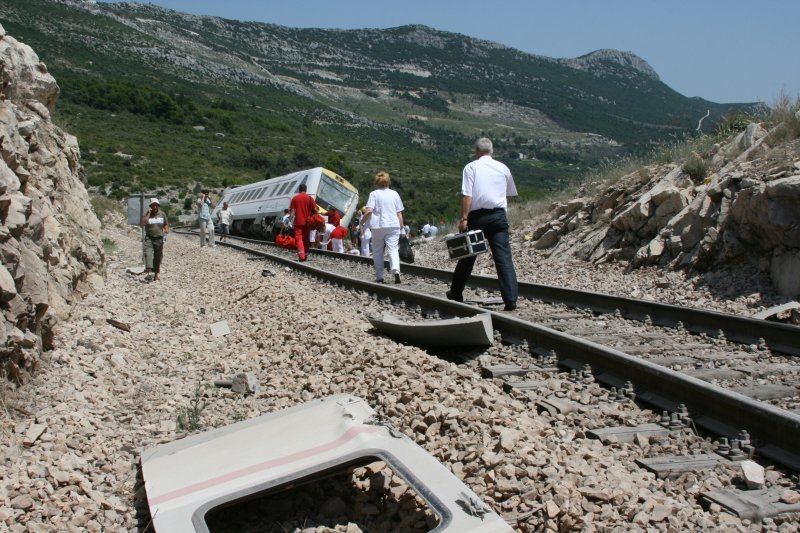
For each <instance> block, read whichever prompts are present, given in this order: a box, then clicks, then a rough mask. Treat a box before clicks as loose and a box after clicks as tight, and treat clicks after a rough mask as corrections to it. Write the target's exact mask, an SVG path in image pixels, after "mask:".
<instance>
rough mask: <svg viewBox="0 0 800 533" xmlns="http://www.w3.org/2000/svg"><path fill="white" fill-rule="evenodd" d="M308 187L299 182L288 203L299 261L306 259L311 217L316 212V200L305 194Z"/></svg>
mask: <svg viewBox="0 0 800 533" xmlns="http://www.w3.org/2000/svg"><path fill="white" fill-rule="evenodd" d="M307 190H308V187H307V186H306V184H305V183H301V184H300V187H299V192H298V193H297V194H296V195H294V197H293V198H292V201H291V202H290V203H289V220H290V221H291V222H292V225H293V226H294V238H295V241H296V242H297V258H298V259H299V260H300V261H305V260H307V259H308V248H309V246H310V242H309V236H310V233H311V227H310V224H311V217H313V216H314V213H316V212H317V202H315V201H314V199H313V198H312V197H310V196H309V195H308V194H306V191H307Z"/></svg>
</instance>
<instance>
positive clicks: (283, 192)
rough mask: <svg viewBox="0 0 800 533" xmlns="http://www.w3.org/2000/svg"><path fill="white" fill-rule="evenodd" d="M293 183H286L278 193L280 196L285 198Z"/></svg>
mask: <svg viewBox="0 0 800 533" xmlns="http://www.w3.org/2000/svg"><path fill="white" fill-rule="evenodd" d="M291 183H292V182H290V181H287V182H286V183H284V184H283V186H282V187H281V190H280V191H278V196H283V195H284V194H286V191H287V190H288V189H289V185H291Z"/></svg>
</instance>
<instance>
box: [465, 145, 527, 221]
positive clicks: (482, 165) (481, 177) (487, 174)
mask: <svg viewBox="0 0 800 533" xmlns="http://www.w3.org/2000/svg"><path fill="white" fill-rule="evenodd" d="M461 194H463V195H464V196H469V197H471V198H472V205H471V207H470V211H475V210H477V209H497V208H498V207H502V208H503V209H506V208H507V207H508V201H507V200H506V198H507V197H508V196H516V195H517V187H516V185H514V178H513V177H512V176H511V171H510V170H508V167H507V166H505V165H504V164H503V163H501V162H500V161H495V160H494V159H492V156H490V155H484V156H481V157H480V158H479V159H476V160H475V161H472V162H471V163H469V164H468V165H467V166H465V167H464V174H463V176H462V181H461Z"/></svg>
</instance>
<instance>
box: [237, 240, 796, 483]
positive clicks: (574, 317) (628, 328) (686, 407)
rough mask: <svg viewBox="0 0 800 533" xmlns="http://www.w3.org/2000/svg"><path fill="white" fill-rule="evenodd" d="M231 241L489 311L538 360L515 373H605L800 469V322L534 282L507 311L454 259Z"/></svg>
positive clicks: (680, 416)
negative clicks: (453, 295)
mask: <svg viewBox="0 0 800 533" xmlns="http://www.w3.org/2000/svg"><path fill="white" fill-rule="evenodd" d="M229 246H230V247H231V248H234V249H237V250H240V251H242V252H245V253H248V254H252V255H253V256H254V257H262V258H265V259H269V260H270V261H274V262H277V263H280V264H282V265H285V266H291V267H292V268H295V269H297V270H298V271H300V272H303V273H305V274H307V275H313V276H316V277H319V278H321V279H323V280H326V281H328V282H330V283H334V284H337V285H340V286H346V287H348V288H352V289H355V290H362V291H367V292H369V293H371V294H373V295H375V297H376V298H378V299H380V300H383V301H385V302H388V303H392V304H394V305H396V306H399V307H398V309H401V311H398V313H399V314H405V315H407V316H409V317H410V316H414V315H417V316H418V315H419V313H421V314H423V315H425V316H431V315H433V316H437V315H438V316H442V317H448V316H470V315H474V314H475V313H479V312H489V313H491V314H492V321H493V327H494V329H495V330H496V331H497V332H498V334H499V335H500V336H501V337H502V340H503V341H504V344H507V345H511V346H513V347H515V350H516V351H517V352H521V353H522V354H523V356H522V359H527V360H529V361H530V363H526V362H522V360H521V359H520V358H519V357H516V359H517V362H516V363H514V362H513V361H511V362H510V363H509V364H508V365H506V370H508V369H511V370H509V372H511V374H514V373H515V372H514V371H513V370H514V369H515V368H516V369H517V372H516V373H517V374H529V373H531V372H534V370H530V369H535V368H538V369H552V368H553V367H554V366H555V365H557V366H559V367H560V368H562V369H566V370H568V371H569V372H571V375H572V378H573V379H574V380H575V381H595V380H596V381H598V382H601V383H603V384H605V385H606V386H608V387H610V388H611V390H612V396H616V397H619V398H628V399H633V398H635V399H636V400H638V401H642V402H645V403H647V404H650V405H651V406H653V407H655V408H656V409H657V410H658V411H664V413H665V414H664V417H665V418H664V424H665V425H667V426H668V425H669V424H670V423H672V424H673V425H674V424H676V423H679V424H683V425H693V426H696V427H697V428H702V429H704V430H706V431H709V432H710V433H712V434H714V435H717V436H720V437H722V438H724V439H727V440H728V443H732V444H733V448H734V452H733V453H734V454H736V455H740V456H741V455H742V454H744V455H745V456H746V455H748V454H752V453H753V451H755V452H756V453H758V454H759V455H761V456H763V457H766V458H769V459H771V460H773V461H775V462H778V463H780V464H782V465H785V466H787V467H788V468H790V469H791V470H793V471H795V472H800V412H798V407H799V406H800V398H798V389H797V383H798V382H800V381H799V380H798V377H800V362H798V360H797V359H796V357H795V356H796V355H797V354H798V351H800V328H798V327H795V326H791V325H785V324H777V323H770V322H764V321H758V320H753V319H747V318H742V317H736V316H732V315H726V314H724V313H716V312H707V311H702V310H696V309H684V308H679V307H676V306H669V305H665V304H659V303H656V302H637V301H634V300H631V299H627V298H620V297H616V296H609V295H603V294H598V293H587V292H584V291H577V290H570V289H558V288H554V287H547V286H541V285H534V284H524V283H523V284H521V285H520V296H521V297H520V301H519V302H518V304H519V307H518V310H517V311H516V312H514V313H506V312H498V311H494V310H493V309H494V308H495V306H497V308H500V307H501V306H502V304H501V302H500V301H499V299H498V298H497V297H496V296H495V291H496V280H493V279H492V278H487V277H481V276H473V278H471V280H470V282H469V284H468V288H469V291H470V292H466V293H465V300H466V302H465V303H458V302H452V301H449V300H446V299H445V298H443V294H444V291H445V290H446V285H445V283H447V282H449V279H450V272H447V271H443V270H438V269H430V268H425V267H420V266H415V265H403V283H402V284H400V285H394V284H388V285H386V284H376V283H373V282H372V279H373V270H372V261H371V259H369V258H362V257H358V256H348V255H343V254H332V253H329V252H322V251H314V253H313V255H312V259H311V260H310V261H309V262H308V263H302V264H301V263H298V262H297V261H295V256H294V254H293V253H290V252H288V251H286V250H282V249H280V248H277V247H276V246H274V245H272V244H271V243H265V242H262V241H251V240H246V239H237V240H236V241H235V242H231V243H229ZM511 359H512V360H513V359H515V357H512V358H511ZM526 366H527V369H525V368H524V367H526ZM520 369H521V370H520ZM484 370H487V369H486V368H484ZM488 373H489V375H490V376H491V377H496V376H494V375H492V370H491V369H488ZM501 375H502V373H501ZM506 379H509V385H508V388H509V390H512V389H519V390H522V389H523V387H521V386H515V385H514V383H515V381H514V380H517V381H520V380H524V378H519V377H510V378H506ZM723 443H724V441H723Z"/></svg>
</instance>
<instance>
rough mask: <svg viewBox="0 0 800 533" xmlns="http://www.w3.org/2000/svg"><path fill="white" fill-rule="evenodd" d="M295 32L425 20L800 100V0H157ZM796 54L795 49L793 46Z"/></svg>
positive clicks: (729, 93) (745, 98)
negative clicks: (623, 54) (622, 57)
mask: <svg viewBox="0 0 800 533" xmlns="http://www.w3.org/2000/svg"><path fill="white" fill-rule="evenodd" d="M152 3H154V4H158V5H160V6H164V7H167V8H170V9H175V10H178V11H185V12H189V13H194V14H198V15H215V16H220V17H224V18H230V19H238V20H253V21H259V22H270V23H274V24H281V25H284V26H291V27H296V28H342V29H354V28H390V27H394V26H401V25H404V24H425V25H427V26H431V27H433V28H436V29H438V30H445V31H451V32H456V33H462V34H465V35H469V36H471V37H478V38H481V39H487V40H491V41H496V42H499V43H502V44H505V45H507V46H511V47H514V48H518V49H520V50H523V51H525V52H530V53H534V54H540V55H545V56H550V57H577V56H580V55H583V54H586V53H589V52H592V51H594V50H597V49H599V48H616V49H618V50H623V51H631V52H634V53H635V54H637V55H639V56H640V57H642V58H643V59H644V60H645V61H647V62H648V63H649V64H650V65H651V66H652V67H653V68H654V69H655V70H656V72H658V74H659V76H660V77H661V80H662V81H663V82H664V83H666V84H667V85H669V86H670V87H672V88H673V89H675V90H676V91H678V92H680V93H681V94H683V95H685V96H700V97H702V98H705V99H708V100H712V101H715V102H753V101H764V102H767V103H774V102H775V100H776V99H777V97H778V96H779V95H780V94H781V93H783V94H786V95H787V96H789V97H791V98H792V99H795V98H797V97H798V96H800V52H799V51H800V38H798V35H799V34H800V32H799V31H798V28H800V0H760V1H756V0H602V1H601V0H494V1H490V0H482V1H476V0H454V1H445V0H400V1H397V0H281V1H275V0H263V1H256V0H253V1H248V0H156V1H154V2H152ZM792 50H794V51H792Z"/></svg>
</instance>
